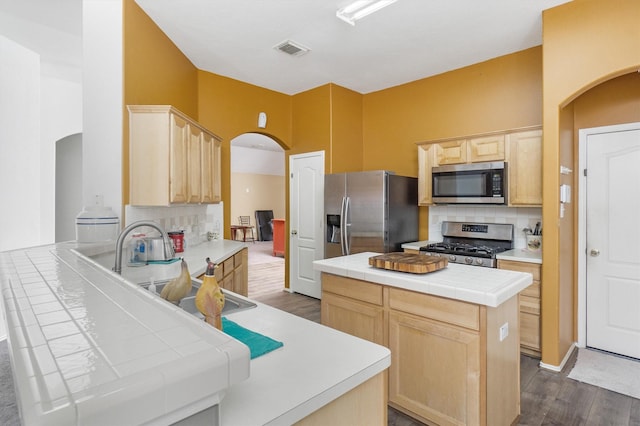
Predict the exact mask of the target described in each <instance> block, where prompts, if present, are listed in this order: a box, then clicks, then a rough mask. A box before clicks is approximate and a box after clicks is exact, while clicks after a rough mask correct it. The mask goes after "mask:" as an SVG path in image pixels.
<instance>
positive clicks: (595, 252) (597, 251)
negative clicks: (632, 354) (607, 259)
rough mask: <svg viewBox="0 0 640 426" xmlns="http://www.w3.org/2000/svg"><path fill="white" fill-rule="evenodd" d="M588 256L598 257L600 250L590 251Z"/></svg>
mask: <svg viewBox="0 0 640 426" xmlns="http://www.w3.org/2000/svg"><path fill="white" fill-rule="evenodd" d="M589 254H590V255H591V256H592V257H597V256H600V250H598V249H591V252H589Z"/></svg>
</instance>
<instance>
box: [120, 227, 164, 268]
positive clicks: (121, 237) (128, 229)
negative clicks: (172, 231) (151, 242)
mask: <svg viewBox="0 0 640 426" xmlns="http://www.w3.org/2000/svg"><path fill="white" fill-rule="evenodd" d="M140 226H148V227H151V228H154V229H156V230H157V231H158V232H160V234H161V235H162V241H163V242H164V257H165V260H169V259H173V257H174V255H175V251H174V248H173V243H172V242H171V239H170V238H169V235H168V234H167V232H166V231H165V230H164V229H162V227H161V226H160V225H158V224H157V223H155V222H153V221H150V220H140V221H138V222H133V223H132V224H130V225H129V226H127V227H126V228H124V229H123V230H122V232H120V235H118V240H117V241H116V259H115V265H114V266H113V271H114V272H115V273H117V274H121V273H122V246H123V245H124V239H125V237H126V236H127V235H129V233H130V232H131V231H132V230H134V229H135V228H139V227H140Z"/></svg>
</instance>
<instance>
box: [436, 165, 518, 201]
mask: <svg viewBox="0 0 640 426" xmlns="http://www.w3.org/2000/svg"><path fill="white" fill-rule="evenodd" d="M431 179H432V181H431V183H432V186H431V189H432V199H433V202H434V203H436V204H506V202H507V163H505V162H504V161H494V162H490V163H489V162H488V163H472V164H455V165H448V166H440V167H434V168H433V169H432V170H431Z"/></svg>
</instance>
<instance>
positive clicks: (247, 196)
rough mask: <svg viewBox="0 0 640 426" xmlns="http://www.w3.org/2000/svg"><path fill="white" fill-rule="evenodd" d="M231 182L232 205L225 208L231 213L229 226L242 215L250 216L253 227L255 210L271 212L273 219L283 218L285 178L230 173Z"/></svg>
mask: <svg viewBox="0 0 640 426" xmlns="http://www.w3.org/2000/svg"><path fill="white" fill-rule="evenodd" d="M231 180H232V181H233V187H232V188H231V199H232V200H233V204H232V205H231V206H229V207H227V208H228V209H229V210H230V211H231V222H228V223H229V224H237V223H238V222H239V219H238V217H239V216H240V215H243V216H250V217H251V223H252V224H253V225H254V226H255V224H256V219H255V211H256V210H273V217H274V218H276V219H284V218H285V216H286V210H285V199H284V194H285V186H286V183H287V180H286V179H285V176H276V175H259V174H254V173H232V174H231Z"/></svg>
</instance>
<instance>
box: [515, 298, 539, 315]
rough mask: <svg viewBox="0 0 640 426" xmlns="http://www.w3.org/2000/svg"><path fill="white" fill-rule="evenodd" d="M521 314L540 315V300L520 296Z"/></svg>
mask: <svg viewBox="0 0 640 426" xmlns="http://www.w3.org/2000/svg"><path fill="white" fill-rule="evenodd" d="M520 312H527V313H529V314H536V315H540V299H538V298H536V297H529V296H523V295H520Z"/></svg>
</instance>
